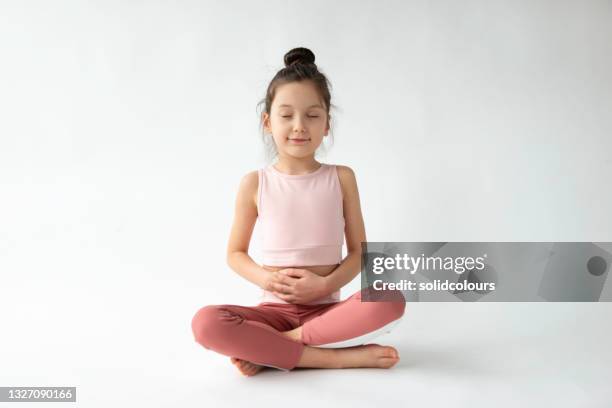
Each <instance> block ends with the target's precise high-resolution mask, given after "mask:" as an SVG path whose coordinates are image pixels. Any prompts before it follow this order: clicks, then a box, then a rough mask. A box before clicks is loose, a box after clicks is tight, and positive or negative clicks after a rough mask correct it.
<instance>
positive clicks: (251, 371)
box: [230, 357, 263, 377]
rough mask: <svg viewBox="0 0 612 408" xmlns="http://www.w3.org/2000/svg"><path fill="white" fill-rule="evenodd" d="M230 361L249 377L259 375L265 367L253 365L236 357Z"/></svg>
mask: <svg viewBox="0 0 612 408" xmlns="http://www.w3.org/2000/svg"><path fill="white" fill-rule="evenodd" d="M230 360H231V362H232V364H234V365H235V366H236V367H238V370H240V372H241V373H242V374H243V375H245V376H247V377H251V376H253V375H255V374H257V373H258V372H260V371H261V369H262V368H263V366H260V365H257V364H254V363H251V362H250V361H246V360H241V359H239V358H236V357H230Z"/></svg>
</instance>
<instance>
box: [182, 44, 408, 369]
mask: <svg viewBox="0 0 612 408" xmlns="http://www.w3.org/2000/svg"><path fill="white" fill-rule="evenodd" d="M284 60H285V65H286V67H285V68H283V69H281V70H280V71H279V72H278V73H277V74H276V76H275V77H274V78H273V80H272V82H271V83H270V85H269V86H268V90H267V94H266V97H265V111H264V112H262V117H261V119H262V125H263V128H264V130H265V133H264V137H265V138H268V141H269V145H270V146H271V147H273V150H274V153H275V157H276V158H278V160H277V162H276V163H275V164H269V165H267V166H265V167H263V168H261V169H259V170H257V171H253V172H251V173H248V174H246V175H245V176H244V177H243V179H242V181H241V183H240V187H239V190H238V196H237V199H236V206H235V216H234V222H233V225H232V229H231V233H230V238H229V243H228V248H227V262H228V264H229V266H230V267H231V268H232V269H233V270H234V271H235V272H237V273H238V274H239V275H241V276H242V277H244V278H245V279H247V280H249V281H251V282H252V283H254V284H256V285H258V286H259V287H261V288H262V289H263V295H262V299H261V302H260V303H259V304H258V305H256V306H240V305H230V304H221V305H207V306H204V307H202V308H200V309H199V310H198V311H197V312H196V314H195V316H193V319H192V324H191V326H192V330H193V335H194V338H195V341H196V342H198V343H199V344H201V345H202V346H203V347H204V348H206V349H208V350H213V351H216V352H218V353H221V354H223V355H226V356H229V357H231V362H232V363H234V364H235V365H236V366H237V368H238V369H239V370H240V371H241V372H242V373H243V374H245V375H248V376H250V375H254V374H256V373H257V372H259V371H260V370H261V369H262V368H263V367H273V368H276V369H280V370H286V371H289V370H291V369H293V368H295V367H319V368H349V367H379V368H390V367H392V366H393V365H395V364H396V363H397V361H398V360H399V355H398V352H397V350H396V349H395V348H393V347H390V346H382V345H379V344H376V343H371V341H372V340H373V339H375V338H376V337H378V336H379V335H381V334H383V333H385V332H389V331H390V330H391V329H392V328H393V327H394V326H395V325H396V324H397V323H398V322H399V321H400V319H401V318H402V316H403V314H404V308H405V305H406V302H405V299H404V297H403V295H402V293H401V292H399V291H384V292H381V291H376V292H377V293H376V296H378V297H377V299H380V300H378V301H368V302H366V301H362V298H361V296H362V293H365V291H367V290H372V291H373V288H371V287H370V288H366V289H364V290H363V292H362V291H361V290H360V291H357V292H356V293H354V294H353V295H351V296H350V297H348V298H347V299H345V300H340V288H342V287H343V286H344V285H346V284H347V283H349V282H350V281H351V280H352V279H353V278H354V277H355V276H356V275H357V274H358V273H359V272H360V270H361V242H363V241H366V236H365V227H364V222H363V217H362V214H361V206H360V200H359V193H358V189H357V181H356V178H355V174H354V172H353V170H352V169H351V168H349V167H347V166H340V165H332V164H325V163H320V162H318V161H317V160H315V153H316V151H317V148H318V147H319V146H320V145H321V143H322V141H323V138H324V137H327V135H328V132H329V129H330V126H329V124H330V114H329V110H330V105H331V104H330V99H331V98H330V93H329V89H328V85H327V79H326V77H325V76H324V75H323V74H322V73H321V72H320V71H319V70H318V68H317V66H316V65H315V64H314V60H315V56H314V54H313V53H312V52H311V51H310V50H308V49H305V48H294V49H293V50H291V51H289V52H288V53H287V54H286V55H285V58H284ZM256 222H257V223H258V227H259V232H260V235H261V243H260V248H261V256H262V262H261V265H259V264H257V263H256V262H255V261H254V260H253V259H252V258H251V257H250V256H249V254H248V249H249V243H250V241H251V235H252V232H253V228H254V227H255V224H256ZM345 240H346V246H347V255H346V256H345V257H344V259H343V258H342V246H343V243H344V241H345ZM373 297H375V296H373ZM368 300H369V299H368Z"/></svg>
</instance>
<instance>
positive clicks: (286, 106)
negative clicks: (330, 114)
mask: <svg viewBox="0 0 612 408" xmlns="http://www.w3.org/2000/svg"><path fill="white" fill-rule="evenodd" d="M279 108H293V106H291V105H287V104H282V105H279ZM310 108H321V109H323V107H322V106H321V105H319V104H316V105H310V106H309V107H308V108H306V109H310Z"/></svg>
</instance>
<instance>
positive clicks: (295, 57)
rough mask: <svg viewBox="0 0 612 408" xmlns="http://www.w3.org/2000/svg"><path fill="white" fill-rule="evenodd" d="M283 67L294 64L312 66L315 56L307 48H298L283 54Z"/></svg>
mask: <svg viewBox="0 0 612 408" xmlns="http://www.w3.org/2000/svg"><path fill="white" fill-rule="evenodd" d="M284 60H285V67H289V66H291V65H296V64H314V62H315V55H314V54H313V52H312V51H310V50H309V49H308V48H303V47H298V48H294V49H292V50H290V51H289V52H287V53H286V54H285V57H284Z"/></svg>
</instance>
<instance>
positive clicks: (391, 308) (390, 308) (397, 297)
mask: <svg viewBox="0 0 612 408" xmlns="http://www.w3.org/2000/svg"><path fill="white" fill-rule="evenodd" d="M373 299H376V301H375V302H374V304H375V305H376V306H375V313H376V315H377V316H380V317H381V318H382V319H383V320H384V321H385V322H386V323H388V322H391V321H394V320H397V319H399V318H400V317H402V316H403V315H404V312H405V310H406V299H405V298H404V295H403V294H402V292H401V291H399V290H381V291H377V294H376V296H375V297H374V298H373Z"/></svg>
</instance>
